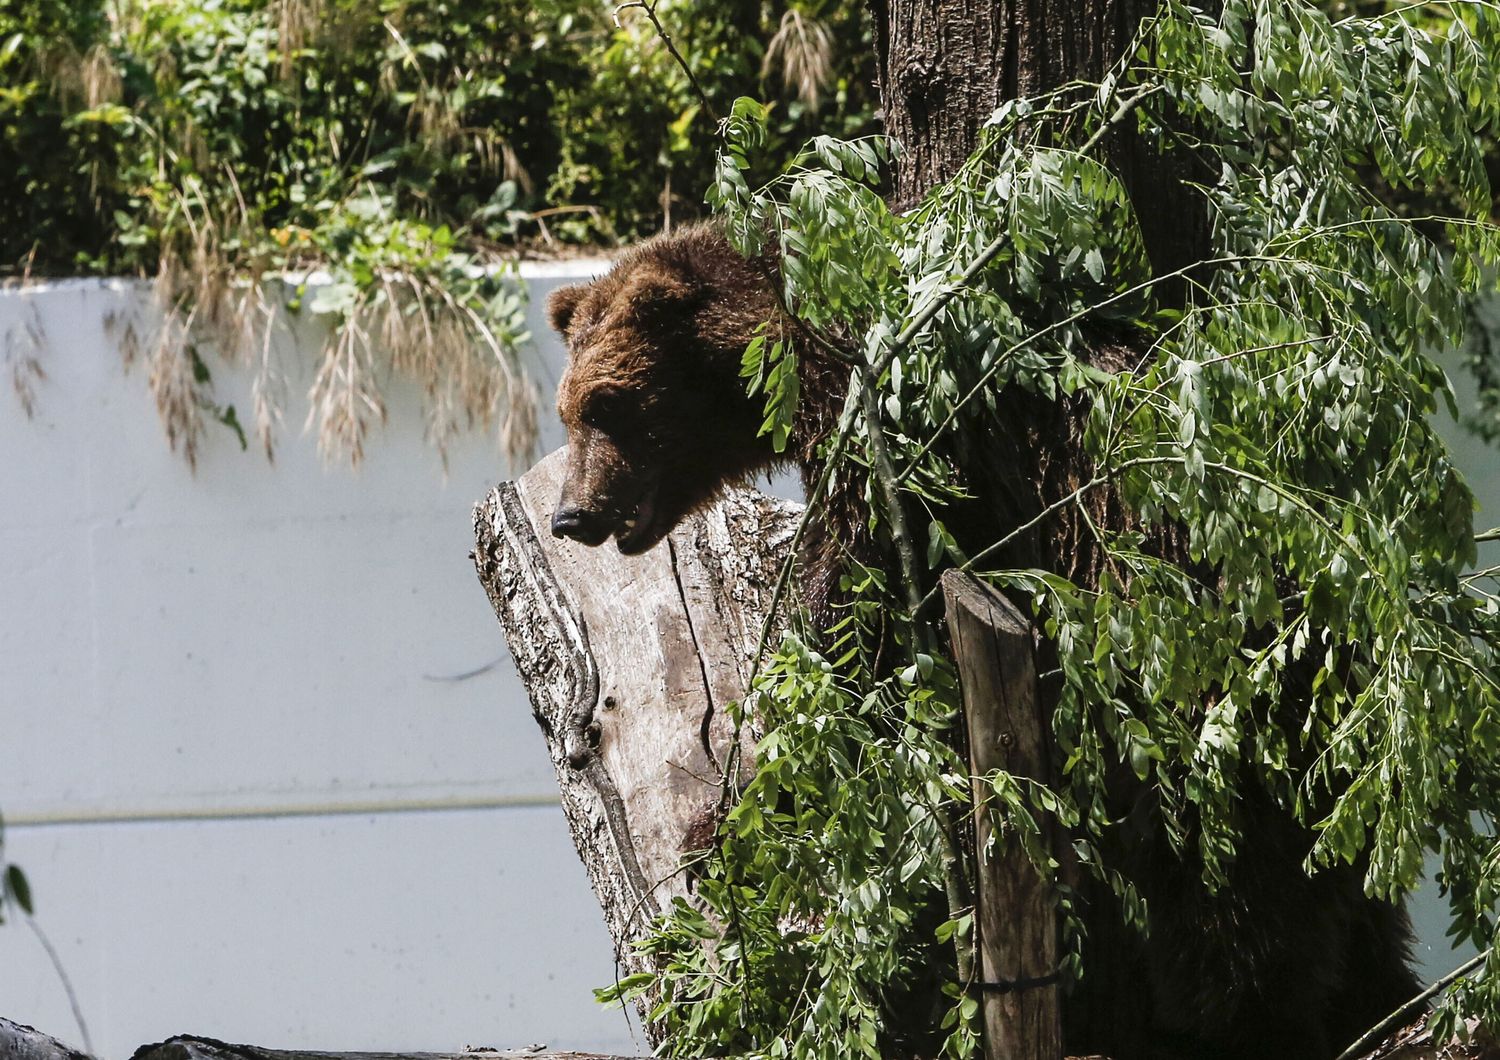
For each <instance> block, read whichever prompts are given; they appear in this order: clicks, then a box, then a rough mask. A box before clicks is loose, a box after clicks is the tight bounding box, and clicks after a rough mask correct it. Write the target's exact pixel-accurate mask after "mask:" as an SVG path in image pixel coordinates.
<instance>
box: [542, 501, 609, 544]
mask: <svg viewBox="0 0 1500 1060" xmlns="http://www.w3.org/2000/svg"><path fill="white" fill-rule="evenodd" d="M552 536H553V537H571V538H572V539H573V540H574V541H578V542H580V543H582V544H585V545H597V544H599V543H600V542H602V541H603V540H604V539H605V538H606V537H608V536H609V526H608V525H606V523H605V521H604V520H603V519H601V518H600V517H599V515H598V513H597V512H589V511H585V510H584V509H582V508H559V509H557V511H555V512H553V513H552Z"/></svg>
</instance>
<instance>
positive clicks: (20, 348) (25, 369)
mask: <svg viewBox="0 0 1500 1060" xmlns="http://www.w3.org/2000/svg"><path fill="white" fill-rule="evenodd" d="M29 308H30V314H29V319H27V320H25V321H22V322H20V323H16V324H12V325H11V326H10V327H9V328H8V329H7V330H6V332H5V367H6V368H7V369H8V371H9V374H10V385H11V389H13V390H14V391H15V393H16V400H17V401H19V402H20V403H21V411H22V412H24V413H26V418H27V419H28V420H29V419H32V418H33V417H34V416H35V415H36V388H37V387H38V386H39V385H41V384H42V383H44V382H46V381H47V371H46V369H44V368H43V367H42V362H41V361H40V360H39V359H38V356H37V355H38V354H40V353H41V351H42V320H41V317H40V315H39V314H38V313H37V310H36V306H35V305H31V306H29Z"/></svg>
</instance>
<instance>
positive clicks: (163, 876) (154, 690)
mask: <svg viewBox="0 0 1500 1060" xmlns="http://www.w3.org/2000/svg"><path fill="white" fill-rule="evenodd" d="M600 268H602V265H601V263H599V262H577V263H569V264H568V265H566V266H563V267H561V268H558V267H556V266H553V267H542V266H538V267H530V268H529V269H528V271H529V272H530V273H532V275H531V277H530V279H531V287H532V295H533V300H532V310H531V314H530V315H531V327H532V330H533V332H534V333H535V334H536V335H537V336H538V337H539V342H538V344H537V348H536V349H535V350H533V351H532V356H533V358H534V360H535V365H534V368H535V370H536V371H537V373H538V375H539V376H540V378H541V379H542V381H543V383H544V389H545V390H547V391H549V393H548V395H547V397H546V400H547V402H548V403H549V405H550V389H551V385H552V384H554V383H555V381H556V378H557V373H558V370H559V367H560V363H561V356H562V354H561V350H560V347H559V346H558V345H557V343H556V342H555V341H554V340H552V339H551V338H550V337H549V334H548V329H547V327H546V325H545V321H544V319H543V316H542V313H541V303H542V302H543V300H544V298H545V295H546V293H547V291H548V290H549V289H550V288H551V287H553V286H555V285H557V284H558V283H560V282H563V279H564V278H576V277H579V276H584V277H586V276H588V275H591V274H592V273H594V272H596V271H598V270H599V269H600ZM142 301H143V298H142V292H141V289H140V288H138V287H136V286H133V285H129V284H119V283H99V282H69V283H61V284H55V285H46V286H41V287H33V288H30V289H28V290H26V291H9V292H3V293H0V369H4V368H5V367H6V365H5V362H4V358H5V356H6V351H7V349H10V350H13V351H19V349H20V347H21V345H23V344H24V343H25V341H26V340H24V339H23V338H22V336H23V335H24V333H25V330H26V329H27V328H28V327H29V328H31V329H34V330H35V331H36V332H38V333H39V334H40V335H41V337H42V345H41V348H40V350H39V351H38V352H37V357H38V360H39V362H40V363H41V365H42V367H43V368H44V370H45V372H46V379H45V381H43V382H42V383H41V384H40V385H39V386H38V387H37V393H36V398H37V407H36V415H35V418H34V419H31V420H28V419H27V418H26V417H25V415H24V414H23V413H22V411H21V409H20V406H19V404H18V403H17V402H16V401H15V400H13V399H12V395H11V394H10V393H9V392H8V391H9V372H8V371H0V379H3V380H4V383H5V387H6V392H4V393H0V810H3V811H4V813H5V815H6V819H7V822H8V827H7V828H6V831H5V839H6V845H7V851H6V852H7V856H8V857H9V858H10V859H11V860H13V861H15V862H17V863H19V864H21V865H22V866H23V867H24V868H25V870H26V871H27V873H28V875H29V876H30V878H31V881H32V883H33V886H34V888H35V891H36V901H37V922H38V924H39V925H40V926H41V927H42V928H43V929H44V930H45V931H46V932H47V933H48V935H49V937H50V938H51V940H52V942H53V943H54V944H55V946H56V947H57V949H58V951H59V953H60V955H61V958H62V961H63V964H64V966H65V968H66V970H67V972H68V974H69V975H70V976H71V978H72V980H73V983H74V985H75V987H76V990H77V994H78V1000H79V1003H80V1005H81V1007H82V1010H83V1014H84V1017H85V1019H86V1020H87V1022H88V1025H89V1029H90V1031H91V1032H92V1039H93V1044H94V1046H95V1047H96V1048H97V1049H98V1050H99V1051H100V1052H101V1053H102V1054H103V1055H105V1056H109V1057H124V1056H126V1055H128V1053H129V1050H130V1049H132V1048H133V1047H134V1046H136V1045H138V1044H140V1043H142V1042H146V1041H153V1040H158V1039H161V1038H163V1037H166V1036H168V1035H171V1034H173V1033H177V1032H183V1031H195V1032H200V1033H205V1034H211V1035H214V1036H217V1037H222V1038H227V1039H231V1040H253V1041H256V1042H260V1043H264V1044H267V1045H286V1046H301V1047H308V1048H326V1049H374V1048H381V1049H418V1048H425V1049H456V1048H457V1047H459V1046H461V1045H463V1044H465V1043H471V1044H485V1045H498V1046H504V1045H517V1044H526V1043H529V1042H537V1041H549V1042H553V1043H558V1044H564V1043H565V1044H567V1045H570V1046H575V1047H579V1048H601V1049H602V1048H618V1049H621V1050H626V1051H635V1050H634V1049H633V1048H632V1046H631V1041H630V1033H629V1031H628V1029H627V1026H626V1023H625V1021H624V1018H623V1017H622V1016H621V1015H620V1014H619V1013H618V1012H607V1011H605V1010H602V1009H600V1008H599V1007H598V1006H597V1005H595V1003H594V1002H593V999H592V996H591V988H592V987H595V986H600V985H603V984H605V983H608V982H610V981H611V979H612V976H613V969H612V957H611V952H610V947H609V941H608V937H607V935H606V934H605V932H604V929H603V927H602V925H601V922H600V918H599V913H598V909H597V906H596V905H595V903H594V900H593V897H592V894H591V893H590V891H589V888H588V885H587V881H586V878H585V876H584V872H583V868H582V866H580V865H579V864H578V860H577V856H576V854H575V853H574V851H573V849H572V845H571V843H570V841H569V838H568V834H567V830H566V826H565V824H564V821H563V819H562V815H561V811H560V810H559V809H558V806H557V803H556V788H555V783H554V780H553V777H552V772H551V766H550V763H549V761H548V759H547V757H546V753H545V749H544V745H543V743H542V741H541V738H540V736H539V734H538V732H537V730H536V726H535V723H534V722H533V720H532V718H531V713H530V708H529V704H528V703H527V701H526V699H525V695H524V693H523V691H522V690H521V688H520V686H519V683H518V682H517V681H516V679H515V676H514V672H513V670H512V669H511V666H510V661H509V658H508V656H507V655H506V652H505V647H504V642H503V638H502V636H501V633H500V629H499V626H498V624H497V623H496V621H495V618H494V616H493V614H492V612H491V610H490V607H489V604H488V602H487V601H486V599H485V597H484V593H483V591H482V590H481V589H480V587H479V584H478V582H477V580H476V579H475V576H474V571H473V566H472V564H471V562H470V560H469V559H468V557H467V553H468V551H469V549H470V547H471V531H470V508H471V506H472V505H473V503H474V502H475V501H476V500H477V499H478V498H479V497H481V496H482V495H483V493H484V492H485V491H486V490H487V489H488V488H489V487H490V486H491V485H492V484H493V483H495V482H496V481H498V480H500V479H502V478H505V477H508V473H509V472H508V469H507V467H506V465H505V462H504V460H503V459H502V458H501V456H500V455H499V453H498V451H497V448H496V446H495V444H494V443H493V441H491V440H489V439H486V438H479V437H471V438H468V439H465V440H463V441H462V442H461V443H460V444H459V445H458V446H457V447H456V449H455V450H454V451H453V452H452V454H451V461H450V472H449V475H448V477H447V480H446V481H444V479H443V475H442V471H441V465H440V462H439V459H438V457H437V455H436V453H434V452H433V451H432V450H431V449H430V448H428V447H426V446H424V445H423V444H422V442H421V427H420V422H419V417H418V415H417V414H416V402H415V400H414V399H413V396H412V395H411V394H409V393H408V394H404V395H398V398H397V400H396V401H394V402H393V408H392V415H391V422H390V424H389V426H388V427H387V428H385V429H384V430H383V431H380V432H379V433H378V435H377V436H376V437H375V438H374V439H373V444H371V445H370V447H369V453H368V459H367V462H366V464H365V465H364V466H363V467H362V468H361V469H360V470H359V471H358V472H350V471H349V470H348V469H347V468H342V467H340V468H325V467H324V465H323V463H322V462H321V460H320V459H319V457H318V455H317V453H316V447H315V445H314V444H313V442H312V439H310V438H307V437H303V436H302V435H301V432H300V429H299V428H300V425H301V422H302V418H303V416H304V415H305V412H306V406H305V403H300V402H299V401H297V400H294V401H293V407H292V408H290V409H289V410H288V414H287V424H288V429H286V430H285V431H283V435H282V441H283V444H282V446H281V449H280V451H279V453H278V459H277V462H276V465H275V466H274V467H270V466H268V465H267V464H266V462H265V460H264V459H263V458H262V457H260V456H259V455H258V454H257V453H256V452H255V451H254V450H253V447H252V451H251V452H248V453H246V452H242V451H241V450H240V448H239V445H238V442H237V441H235V439H234V437H233V435H232V434H231V433H230V432H229V431H228V430H226V429H223V428H221V427H219V426H217V425H211V426H210V429H209V435H208V444H207V445H206V447H205V450H204V452H203V453H202V455H201V458H200V460H199V466H198V470H197V473H196V474H193V473H191V472H190V471H189V469H188V467H187V466H186V464H185V463H184V462H183V461H182V459H181V458H180V457H178V456H174V455H173V454H171V453H170V452H169V451H168V449H167V446H166V444H165V441H164V438H163V436H162V429H161V426H160V424H159V422H158V420H157V416H156V413H155V410H154V408H153V406H152V399H151V397H150V395H149V393H148V390H147V385H146V379H145V373H144V370H143V367H142V366H141V365H136V366H135V368H134V369H133V370H132V371H129V372H127V371H126V370H125V368H124V366H123V364H122V361H121V357H120V355H119V353H118V351H117V346H116V343H115V342H114V341H113V340H112V339H111V337H110V335H109V334H107V333H106V331H105V325H104V321H105V319H106V318H107V317H108V316H110V315H111V314H116V315H118V314H121V313H122V312H129V311H131V310H132V308H134V307H137V306H139V305H140V304H141V302H142ZM303 330H304V331H306V330H307V329H306V328H305V327H304V329H303ZM314 330H315V329H314ZM315 341H316V336H313V337H311V338H308V339H307V344H308V346H309V348H313V349H315V348H316V347H315V346H311V345H310V344H311V343H312V342H315ZM7 342H9V343H10V345H9V346H7V345H6V343H7ZM308 359H309V358H308V357H306V356H304V357H303V358H302V361H303V365H302V368H301V373H300V375H296V376H294V377H293V378H292V379H291V386H290V392H291V394H292V395H294V396H298V395H302V394H305V393H306V390H307V387H308V385H309V383H310V381H311V378H310V369H309V367H308V365H307V364H306V361H307V360H308ZM288 363H295V358H289V359H288ZM210 364H211V365H212V367H213V370H214V386H215V392H216V398H217V399H218V400H219V401H221V402H233V403H235V404H236V405H237V406H238V407H239V408H240V409H241V410H242V412H243V410H245V409H247V408H248V400H247V397H246V393H245V391H246V388H247V381H246V379H245V378H244V376H243V374H242V373H238V372H236V371H233V370H231V369H230V368H228V367H227V366H224V365H223V364H222V363H221V362H218V361H214V360H211V361H210ZM559 435H560V431H559V429H558V428H557V426H556V424H555V422H553V421H551V420H549V421H548V429H547V431H546V436H545V437H544V440H543V447H542V451H543V452H545V451H547V450H548V449H550V448H552V447H554V446H555V445H557V444H558V443H559ZM491 664H493V667H492V668H491V669H489V670H487V671H485V672H483V673H481V674H479V675H477V676H474V677H472V678H469V679H467V680H451V679H448V678H451V677H452V676H453V675H456V674H462V673H466V672H470V671H473V670H476V669H480V668H483V667H486V666H490V665H491ZM0 1014H4V1015H5V1016H7V1017H10V1018H12V1019H17V1020H20V1021H22V1022H27V1023H32V1024H34V1025H36V1026H38V1027H41V1028H45V1029H47V1030H49V1031H51V1032H52V1033H55V1034H59V1035H61V1036H63V1037H65V1038H69V1039H72V1040H74V1041H77V1040H78V1039H79V1034H78V1032H77V1030H76V1029H75V1026H74V1021H73V1018H72V1016H71V1014H70V1010H69V1007H68V1004H67V1001H66V998H65V995H64V992H63V990H62V987H61V985H60V983H59V981H58V978H57V976H56V975H55V974H54V973H53V971H52V969H51V966H50V964H49V962H48V960H47V958H46V955H45V953H44V951H43V949H42V946H41V944H40V942H39V940H38V939H37V938H35V937H34V936H33V934H32V933H31V932H30V931H29V930H28V929H27V928H26V926H24V924H22V923H19V922H16V923H11V924H9V925H7V926H5V927H3V928H0Z"/></svg>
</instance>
